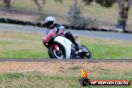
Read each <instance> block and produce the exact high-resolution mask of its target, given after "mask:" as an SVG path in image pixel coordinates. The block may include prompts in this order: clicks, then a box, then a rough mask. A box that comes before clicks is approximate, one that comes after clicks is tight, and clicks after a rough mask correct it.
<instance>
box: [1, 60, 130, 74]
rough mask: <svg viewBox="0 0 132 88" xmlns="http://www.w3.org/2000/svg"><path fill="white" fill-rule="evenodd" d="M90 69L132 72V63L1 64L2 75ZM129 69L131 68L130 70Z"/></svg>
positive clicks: (59, 62) (58, 62)
mask: <svg viewBox="0 0 132 88" xmlns="http://www.w3.org/2000/svg"><path fill="white" fill-rule="evenodd" d="M83 67H84V68H90V69H93V70H94V71H96V70H98V69H101V68H103V69H109V70H111V71H116V72H119V73H120V72H122V73H123V72H127V71H132V68H130V67H132V63H129V62H122V63H120V62H113V63H112V62H107V63H105V62H99V63H87V62H86V63H83V62H64V61H50V62H15V61H10V62H0V73H3V72H29V71H38V72H44V73H55V72H60V71H64V70H77V69H81V68H83ZM128 67H129V68H128Z"/></svg>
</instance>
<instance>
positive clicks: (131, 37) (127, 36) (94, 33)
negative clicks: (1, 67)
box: [0, 24, 132, 41]
mask: <svg viewBox="0 0 132 88" xmlns="http://www.w3.org/2000/svg"><path fill="white" fill-rule="evenodd" d="M0 30H10V31H25V32H39V33H43V34H45V28H39V27H32V26H22V25H12V24H0ZM70 31H71V32H72V33H74V34H79V35H85V36H89V37H94V38H110V39H120V40H130V41H132V34H126V33H115V32H98V31H78V30H70Z"/></svg>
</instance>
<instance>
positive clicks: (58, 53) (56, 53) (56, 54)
mask: <svg viewBox="0 0 132 88" xmlns="http://www.w3.org/2000/svg"><path fill="white" fill-rule="evenodd" d="M58 47H59V50H58V51H56V50H55V48H54V47H49V48H48V53H49V56H50V58H51V59H64V58H65V52H64V49H63V47H61V46H58Z"/></svg>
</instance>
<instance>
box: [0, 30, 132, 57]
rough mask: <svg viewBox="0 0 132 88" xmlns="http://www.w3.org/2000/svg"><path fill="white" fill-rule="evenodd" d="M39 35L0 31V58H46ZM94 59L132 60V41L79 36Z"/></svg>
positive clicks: (40, 35)
mask: <svg viewBox="0 0 132 88" xmlns="http://www.w3.org/2000/svg"><path fill="white" fill-rule="evenodd" d="M42 37H43V35H42V34H41V33H31V32H11V31H0V58H16V59H20V58H21V59H24V58H48V53H47V49H46V47H44V46H43V43H42ZM79 40H81V43H82V44H84V45H86V46H87V47H88V48H89V49H90V50H91V53H92V54H93V58H94V59H111V58H112V59H126V58H127V59H128V58H132V41H127V40H115V39H98V38H90V37H86V36H80V38H79Z"/></svg>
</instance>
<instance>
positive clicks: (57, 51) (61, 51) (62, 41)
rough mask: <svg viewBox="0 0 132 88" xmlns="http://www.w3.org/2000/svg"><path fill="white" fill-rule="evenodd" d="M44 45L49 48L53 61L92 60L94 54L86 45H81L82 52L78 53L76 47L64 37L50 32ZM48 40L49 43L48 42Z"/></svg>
mask: <svg viewBox="0 0 132 88" xmlns="http://www.w3.org/2000/svg"><path fill="white" fill-rule="evenodd" d="M44 40H45V41H43V43H44V44H45V46H46V47H47V48H48V54H49V56H50V58H52V59H80V58H82V59H83V58H87V59H91V58H92V54H91V52H90V50H89V49H88V48H87V47H86V46H85V45H80V49H81V52H77V51H76V46H75V45H74V44H73V43H72V42H71V41H70V40H69V39H67V38H66V37H64V36H59V35H58V36H56V35H55V33H54V32H50V33H49V34H48V35H47V36H46V37H45V39H44ZM47 40H48V42H47Z"/></svg>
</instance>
